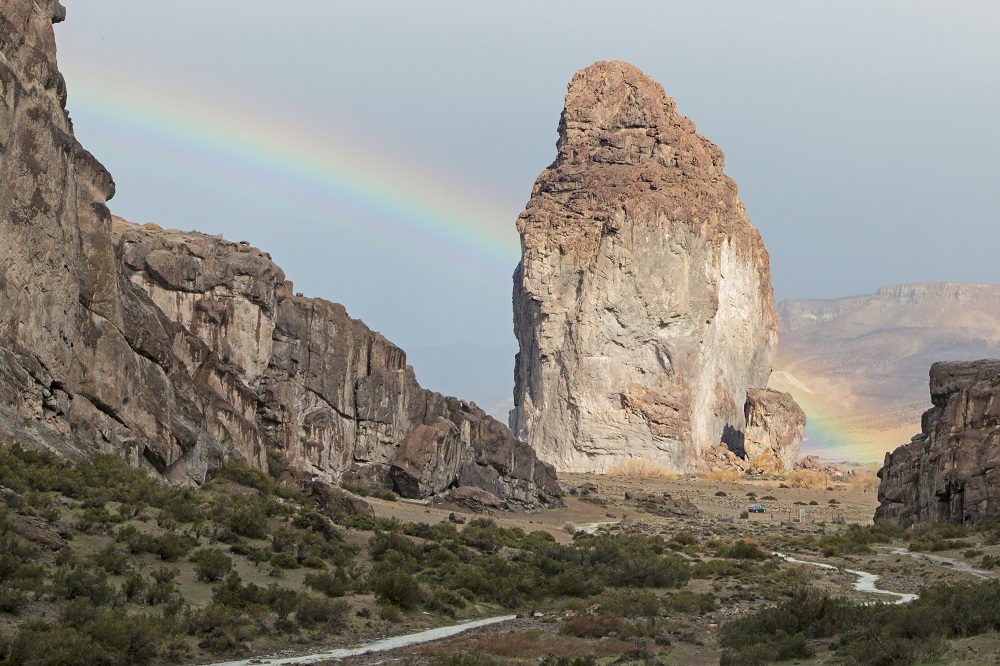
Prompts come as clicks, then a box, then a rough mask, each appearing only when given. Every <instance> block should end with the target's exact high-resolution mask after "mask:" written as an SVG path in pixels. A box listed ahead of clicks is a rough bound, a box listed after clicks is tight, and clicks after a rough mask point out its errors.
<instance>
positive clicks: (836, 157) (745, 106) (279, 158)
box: [56, 0, 1000, 401]
mask: <svg viewBox="0 0 1000 666" xmlns="http://www.w3.org/2000/svg"><path fill="white" fill-rule="evenodd" d="M64 4H66V5H67V8H68V12H69V15H68V20H67V22H66V23H64V24H61V25H58V26H57V27H56V30H57V39H58V43H59V49H60V50H59V59H60V66H61V68H62V71H63V73H64V74H65V75H66V78H67V83H68V85H69V102H68V107H69V110H70V113H71V115H72V117H73V120H74V122H75V127H76V133H77V136H78V137H79V138H80V140H81V141H82V142H83V144H84V145H85V146H86V147H87V148H89V149H90V150H91V151H92V152H93V153H94V154H95V155H96V156H97V157H98V159H100V160H101V161H102V162H103V163H104V164H105V165H106V166H107V167H108V168H109V169H110V171H111V173H112V174H113V175H114V178H115V180H116V182H117V185H118V194H117V196H116V197H115V199H114V200H113V201H112V203H111V208H112V211H113V212H115V213H116V214H118V215H120V216H122V217H125V218H126V219H129V220H132V221H134V222H156V223H158V224H160V225H161V226H165V227H175V228H180V229H196V230H199V231H204V232H207V233H221V234H223V235H225V236H226V237H227V238H230V239H231V240H248V241H250V242H251V243H253V244H254V245H256V246H258V247H260V248H262V249H264V250H267V251H269V252H271V254H272V255H273V256H274V259H275V261H276V262H277V263H278V264H279V265H281V266H282V267H283V268H284V270H285V272H286V274H287V275H288V277H289V279H291V280H293V281H294V282H295V283H296V290H297V291H302V292H305V293H306V294H307V295H310V296H321V297H324V298H328V299H330V300H333V301H337V302H341V303H343V304H344V305H345V306H346V307H347V309H348V312H350V313H351V314H352V316H354V317H358V318H361V319H363V320H364V321H365V322H366V323H367V324H368V325H369V326H371V327H372V328H374V329H376V330H379V331H381V332H382V333H383V334H385V335H386V336H387V337H388V338H389V339H390V340H392V341H394V342H396V343H397V344H399V345H401V346H402V347H403V348H404V349H409V350H419V349H421V348H426V347H432V346H440V345H462V346H463V349H466V351H468V349H470V347H469V345H480V346H483V347H485V348H493V349H497V348H499V349H503V348H505V347H509V346H510V345H511V344H513V334H512V325H511V305H510V300H511V293H510V292H511V273H512V272H513V270H514V267H515V265H516V263H517V260H518V255H519V248H518V238H517V233H516V230H515V226H514V225H515V219H516V217H517V215H518V213H519V212H520V211H521V210H522V209H523V208H524V205H525V203H526V202H527V200H528V197H529V196H530V192H531V186H532V183H533V181H534V179H535V177H536V176H537V175H538V173H539V172H540V171H541V170H542V169H544V168H545V167H546V166H547V165H548V164H549V162H551V160H552V159H553V157H554V156H555V141H556V127H557V123H558V120H559V112H560V110H561V109H562V102H563V99H562V98H563V95H564V93H565V90H566V84H567V82H568V81H569V80H570V78H571V77H572V75H573V73H574V72H575V71H576V70H578V69H580V68H582V67H585V66H587V65H589V64H590V63H592V62H594V61H595V60H601V59H615V58H617V59H624V60H628V61H630V62H632V63H634V64H635V65H637V66H638V67H639V68H641V69H642V70H643V71H645V72H646V73H647V74H649V75H651V76H652V77H653V78H655V79H656V80H657V81H659V82H660V83H662V84H663V86H664V88H665V89H666V91H667V94H668V95H671V96H673V97H675V98H676V99H677V104H678V109H679V111H680V112H681V113H682V114H684V115H686V116H688V117H689V118H691V119H692V120H693V121H694V122H695V124H696V125H697V127H698V130H699V132H700V133H701V134H703V135H705V136H707V137H708V138H709V139H710V140H712V141H713V142H714V143H716V144H717V145H719V146H720V147H721V148H722V149H723V150H724V151H725V153H726V156H727V167H726V171H727V173H728V174H729V175H730V176H732V177H733V178H734V179H735V180H736V182H737V183H738V184H739V187H740V196H741V198H742V199H743V202H744V203H745V204H746V206H747V209H748V212H749V215H750V219H751V221H752V222H753V223H754V225H755V226H756V227H757V228H758V229H760V231H761V233H762V235H763V237H764V242H765V245H766V246H767V249H768V251H769V252H770V255H771V267H772V278H773V282H774V288H775V294H776V297H777V298H778V299H784V298H834V297H840V296H847V295H851V294H859V293H868V292H872V291H874V290H875V289H877V288H878V287H880V286H883V285H886V284H894V283H902V282H917V281H956V282H985V283H997V282H1000V261H998V260H997V238H998V228H1000V224H998V223H1000V219H998V218H1000V215H998V212H997V211H998V207H997V204H996V192H997V190H998V184H1000V161H998V155H1000V113H998V109H1000V76H998V72H1000V39H998V38H997V35H1000V3H996V2H993V1H987V0H983V1H978V2H975V1H965V2H952V3H942V2H936V1H935V2H930V1H926V2H925V1H922V0H899V1H897V2H878V1H872V0H864V1H857V2H850V1H847V2H844V1H841V2H810V1H806V0H788V1H780V2H779V1H773V0H757V1H754V2H747V1H746V0H733V1H730V2H707V1H705V0H693V1H691V2H664V1H662V0H660V1H655V2H652V1H650V2H608V1H607V0H603V1H601V2H589V1H586V0H571V1H570V0H566V1H563V0H558V1H556V0H532V1H530V2H529V1H522V0H504V1H503V2H487V1H476V2H471V1H469V0H450V1H443V0H424V1H423V2H414V1H411V0H407V1H405V2H404V1H397V2H386V1H379V0H363V1H359V0H352V1H351V2H344V1H341V0H310V1H305V0H283V1H282V2H280V3H276V2H259V1H258V2H252V1H251V2H248V1H247V0H243V1H242V2H235V1H234V0H212V1H211V2H206V1H205V0H171V1H170V2H137V1H136V0H64ZM489 353H496V352H495V351H493V352H489ZM411 358H412V359H413V360H414V362H415V365H416V366H417V373H418V379H419V378H422V377H423V378H424V383H425V385H426V384H428V383H429V382H428V381H426V378H427V377H431V378H432V379H433V381H432V382H430V383H431V386H430V387H431V388H434V389H436V390H442V391H445V392H452V393H460V391H461V390H462V387H463V386H466V385H460V382H459V380H455V383H452V384H451V385H448V386H444V385H440V384H441V383H442V382H451V381H452V380H448V379H444V378H438V376H437V375H435V374H434V371H433V370H429V369H426V368H421V367H420V362H419V359H420V358H421V357H420V353H419V352H414V353H411ZM428 358H430V357H428ZM512 363H513V361H512V359H511V360H510V361H509V363H507V364H506V367H509V368H510V369H509V370H508V371H507V377H508V380H507V381H510V377H511V376H512ZM494 365H496V364H494ZM469 367H470V372H476V373H481V368H480V366H477V365H476V364H470V366H469ZM499 367H500V368H501V370H500V372H501V373H502V372H503V371H502V368H503V367H505V364H503V363H501V364H499ZM451 370H452V374H455V373H458V374H461V371H462V368H460V367H459V368H452V369H451ZM435 382H437V383H438V385H434V383H435ZM511 383H512V382H511ZM463 397H465V396H463ZM468 397H471V398H473V399H478V400H479V401H484V400H488V399H491V398H487V397H485V396H480V397H477V396H475V395H472V396H468Z"/></svg>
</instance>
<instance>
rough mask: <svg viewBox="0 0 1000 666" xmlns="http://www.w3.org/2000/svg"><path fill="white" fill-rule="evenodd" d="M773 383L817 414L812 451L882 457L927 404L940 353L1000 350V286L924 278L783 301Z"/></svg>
mask: <svg viewBox="0 0 1000 666" xmlns="http://www.w3.org/2000/svg"><path fill="white" fill-rule="evenodd" d="M777 311H778V336H779V337H778V350H777V354H776V356H775V361H774V373H773V374H772V375H771V380H770V382H769V385H770V386H771V387H773V388H775V389H779V390H782V391H787V392H789V393H791V394H792V395H793V396H794V397H795V400H796V401H797V402H798V403H799V404H800V405H801V406H802V407H803V409H805V411H806V414H807V415H808V417H809V425H808V426H807V427H806V435H805V442H804V444H803V449H804V452H805V453H807V454H814V455H819V456H821V457H823V458H825V459H834V460H852V461H856V462H862V463H876V462H878V463H881V462H882V459H883V457H884V456H885V452H886V451H890V450H892V449H894V448H896V447H897V446H898V445H899V444H900V442H906V441H908V440H909V439H910V436H911V435H912V434H913V433H914V432H915V431H916V430H918V429H919V427H920V415H921V413H922V412H923V411H924V410H925V409H926V402H927V398H926V395H927V393H926V391H927V368H929V367H930V366H931V364H932V363H934V362H936V361H969V360H972V359H979V358H1000V286H997V285H984V284H956V283H916V284H901V285H894V286H889V287H883V288H882V289H879V290H878V291H877V292H876V293H874V294H867V295H863V296H852V297H850V298H839V299H828V300H822V299H814V300H790V301H782V302H781V303H779V304H778V306H777Z"/></svg>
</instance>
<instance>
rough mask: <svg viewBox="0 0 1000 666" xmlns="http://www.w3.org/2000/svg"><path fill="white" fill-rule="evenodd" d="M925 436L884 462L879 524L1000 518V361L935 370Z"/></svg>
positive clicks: (924, 422) (941, 365)
mask: <svg viewBox="0 0 1000 666" xmlns="http://www.w3.org/2000/svg"><path fill="white" fill-rule="evenodd" d="M930 392H931V402H932V403H933V405H934V406H933V407H932V408H931V409H929V410H927V411H926V412H924V415H923V417H922V419H921V432H920V434H918V435H916V436H914V437H913V440H912V441H911V442H910V443H909V444H905V445H903V446H901V447H899V448H898V449H896V450H895V451H893V452H891V453H887V454H886V455H885V464H884V466H883V467H882V469H880V470H879V472H878V476H879V478H880V479H881V483H880V484H879V489H878V498H879V507H878V509H876V511H875V522H876V523H890V524H895V525H899V526H901V527H907V526H909V525H911V524H913V523H916V522H921V521H926V520H945V521H952V522H958V523H965V522H978V521H981V520H985V519H988V518H996V517H998V516H1000V472H998V467H1000V360H982V361H973V362H966V363H935V364H934V365H932V366H931V370H930Z"/></svg>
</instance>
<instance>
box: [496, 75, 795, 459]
mask: <svg viewBox="0 0 1000 666" xmlns="http://www.w3.org/2000/svg"><path fill="white" fill-rule="evenodd" d="M557 151H558V154H557V156H556V159H555V161H554V162H553V163H552V164H551V166H549V167H548V168H547V169H546V170H545V171H544V172H543V173H542V174H541V175H540V176H539V177H538V179H537V181H536V183H535V186H534V189H533V191H532V196H531V200H530V201H529V202H528V205H527V207H526V209H525V211H524V212H523V213H522V214H521V215H520V217H519V218H518V223H517V225H518V231H519V232H520V235H521V245H522V260H521V263H520V264H519V266H518V268H517V270H516V271H515V274H514V329H515V334H516V336H517V339H518V343H519V345H520V352H519V353H518V355H517V361H516V369H515V389H514V403H515V407H514V410H513V411H512V412H511V417H510V422H511V427H512V429H513V430H514V433H515V435H516V436H517V437H518V438H520V439H524V440H525V441H526V442H528V443H529V444H530V445H531V446H532V447H533V448H534V449H535V451H536V452H537V453H538V455H539V457H541V458H542V459H543V460H546V461H548V462H551V463H553V464H554V465H555V466H556V467H557V468H558V469H559V470H565V471H593V472H602V471H607V470H608V469H609V468H610V467H612V466H613V465H614V464H615V463H617V462H620V461H624V460H628V459H632V458H641V459H645V460H649V461H651V462H654V463H657V464H660V465H664V466H667V467H669V468H672V469H675V470H678V471H685V472H687V471H694V470H695V469H697V468H698V467H699V465H700V464H701V458H702V454H703V453H704V452H706V451H708V450H709V449H711V448H712V447H714V446H716V445H718V444H719V443H720V442H726V443H727V444H729V445H731V446H732V445H733V444H735V443H738V441H739V439H740V434H741V433H742V431H743V430H744V425H745V418H744V413H743V405H744V401H745V398H746V395H747V389H748V388H751V387H762V386H764V385H765V384H766V382H767V379H768V375H769V374H770V371H771V360H772V356H773V353H774V347H775V343H776V336H777V333H776V323H775V312H774V300H773V292H772V289H771V282H770V266H769V260H768V255H767V252H766V250H765V249H764V245H763V243H762V241H761V238H760V235H759V234H758V232H757V230H756V229H754V228H753V226H751V224H750V222H749V221H748V220H747V217H746V213H745V210H744V207H743V204H742V203H741V202H740V200H739V197H738V196H737V188H736V184H735V183H734V182H733V181H732V180H731V179H730V178H729V177H727V176H726V175H725V174H724V173H723V164H724V158H723V154H722V151H721V150H719V148H717V147H716V146H715V145H713V144H712V143H711V142H709V141H708V140H707V139H705V138H704V137H702V136H700V135H698V134H697V133H696V132H695V127H694V125H693V123H692V122H691V121H690V120H688V119H687V118H684V117H682V116H680V115H679V114H678V113H677V110H676V104H675V102H674V100H673V99H672V98H669V97H667V96H666V94H665V93H664V91H663V88H662V87H661V86H660V85H659V84H658V83H656V82H655V81H653V80H652V79H651V78H650V77H648V76H646V75H644V74H643V73H642V72H640V71H639V70H638V69H636V68H635V67H633V66H632V65H630V64H628V63H624V62H620V61H613V62H598V63H595V64H594V65H592V66H590V67H588V68H586V69H584V70H581V71H580V72H578V73H577V74H576V75H575V76H574V77H573V80H572V81H571V82H570V84H569V90H568V92H567V94H566V106H565V109H564V111H563V114H562V117H561V119H560V123H559V141H558V143H557Z"/></svg>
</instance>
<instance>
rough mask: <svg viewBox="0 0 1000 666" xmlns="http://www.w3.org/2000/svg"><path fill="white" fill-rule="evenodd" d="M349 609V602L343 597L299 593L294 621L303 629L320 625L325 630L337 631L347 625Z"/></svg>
mask: <svg viewBox="0 0 1000 666" xmlns="http://www.w3.org/2000/svg"><path fill="white" fill-rule="evenodd" d="M350 609H351V607H350V604H348V603H347V602H346V601H344V600H343V599H325V598H323V597H314V596H312V595H311V594H301V595H299V603H298V605H297V606H296V608H295V621H296V622H298V623H299V626H300V627H302V628H303V629H313V628H316V627H322V628H323V629H324V630H326V631H339V630H341V629H343V628H344V627H346V626H347V619H348V613H349V611H350Z"/></svg>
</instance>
